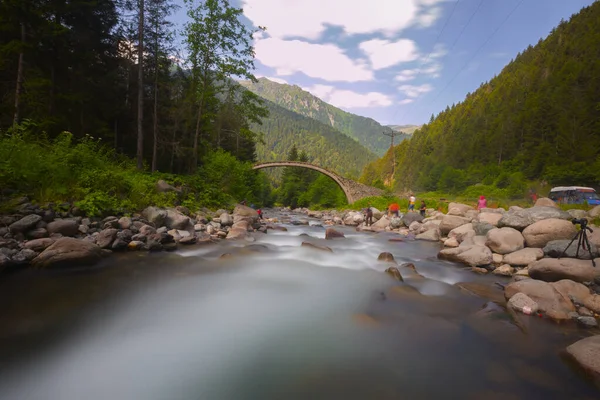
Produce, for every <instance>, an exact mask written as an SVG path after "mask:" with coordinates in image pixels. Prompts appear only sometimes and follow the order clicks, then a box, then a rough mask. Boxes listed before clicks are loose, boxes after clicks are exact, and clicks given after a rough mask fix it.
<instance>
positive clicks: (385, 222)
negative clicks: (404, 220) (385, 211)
mask: <svg viewBox="0 0 600 400" xmlns="http://www.w3.org/2000/svg"><path fill="white" fill-rule="evenodd" d="M392 219H393V218H392ZM388 226H390V219H389V218H388V217H387V216H386V215H384V216H383V217H381V218H380V219H379V221H377V222H375V223H374V224H373V225H371V228H372V229H374V230H376V231H379V230H384V229H385V228H387V227H388Z"/></svg>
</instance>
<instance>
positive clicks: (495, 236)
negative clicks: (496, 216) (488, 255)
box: [485, 227, 525, 254]
mask: <svg viewBox="0 0 600 400" xmlns="http://www.w3.org/2000/svg"><path fill="white" fill-rule="evenodd" d="M485 245H486V246H488V247H489V248H490V249H491V250H492V251H493V252H495V253H498V254H510V253H514V252H515V251H518V250H521V249H522V248H523V247H525V239H524V238H523V235H522V234H521V232H519V231H518V230H516V229H514V228H507V227H504V228H495V229H492V230H491V231H489V232H488V233H487V235H486V242H485Z"/></svg>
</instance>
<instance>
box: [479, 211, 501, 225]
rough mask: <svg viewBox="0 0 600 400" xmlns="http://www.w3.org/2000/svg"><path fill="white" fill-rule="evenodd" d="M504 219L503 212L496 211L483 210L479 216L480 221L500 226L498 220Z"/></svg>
mask: <svg viewBox="0 0 600 400" xmlns="http://www.w3.org/2000/svg"><path fill="white" fill-rule="evenodd" d="M501 219H502V214H500V213H495V212H482V213H480V214H479V215H478V216H477V220H478V222H482V223H484V224H489V225H493V226H498V222H500V220H501Z"/></svg>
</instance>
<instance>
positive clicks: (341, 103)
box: [303, 84, 393, 109]
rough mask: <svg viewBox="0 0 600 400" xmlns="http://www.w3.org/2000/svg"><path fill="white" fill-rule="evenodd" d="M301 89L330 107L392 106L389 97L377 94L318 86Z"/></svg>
mask: <svg viewBox="0 0 600 400" xmlns="http://www.w3.org/2000/svg"><path fill="white" fill-rule="evenodd" d="M303 89H304V90H306V91H307V92H310V93H312V94H313V95H315V96H317V97H318V98H320V99H321V100H323V101H325V102H327V103H329V104H331V105H334V106H336V107H340V108H345V109H349V108H368V107H387V106H390V105H392V104H393V101H392V98H391V97H390V96H388V95H386V94H384V93H379V92H369V93H357V92H353V91H351V90H340V89H336V88H335V87H333V86H329V85H319V84H317V85H313V86H311V87H307V88H303Z"/></svg>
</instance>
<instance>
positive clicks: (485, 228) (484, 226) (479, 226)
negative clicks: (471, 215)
mask: <svg viewBox="0 0 600 400" xmlns="http://www.w3.org/2000/svg"><path fill="white" fill-rule="evenodd" d="M472 224H473V230H474V231H475V234H476V235H478V236H485V235H487V233H488V232H489V231H491V230H492V229H495V228H496V227H495V226H494V225H492V224H488V223H487V222H478V221H473V222H472Z"/></svg>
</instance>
